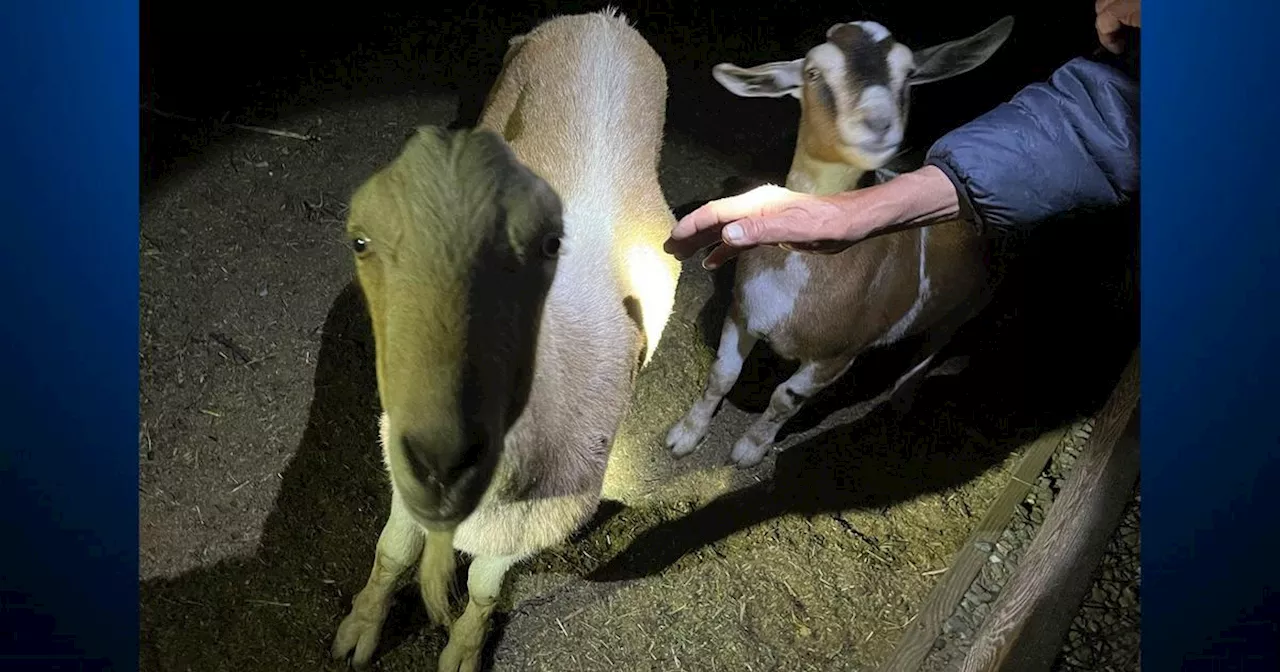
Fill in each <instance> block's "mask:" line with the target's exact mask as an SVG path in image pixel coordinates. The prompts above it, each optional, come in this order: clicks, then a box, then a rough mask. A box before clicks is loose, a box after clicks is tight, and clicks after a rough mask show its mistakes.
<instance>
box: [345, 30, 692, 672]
mask: <svg viewBox="0 0 1280 672" xmlns="http://www.w3.org/2000/svg"><path fill="white" fill-rule="evenodd" d="M666 97H667V81H666V69H665V67H664V66H663V64H662V61H661V60H660V59H659V58H658V55H657V54H656V53H655V52H654V51H653V49H652V48H651V47H650V46H649V44H648V43H647V42H646V41H645V39H644V38H643V37H642V36H641V35H640V34H639V33H638V32H636V31H635V30H634V29H633V28H631V27H630V26H629V25H628V24H627V21H626V19H625V17H622V16H621V15H619V14H618V13H617V12H615V11H610V10H606V11H604V12H600V13H595V14H583V15H574V16H563V17H558V18H555V19H552V20H549V21H546V22H544V23H542V24H540V25H538V26H537V27H535V28H534V29H533V30H532V31H530V32H529V33H527V34H525V35H522V36H519V37H516V38H514V39H512V40H511V42H510V46H509V49H508V52H507V55H506V59H505V62H504V65H503V70H502V72H501V74H500V75H499V77H498V80H497V82H496V83H495V85H494V87H493V88H492V90H491V91H490V94H489V99H488V100H487V102H486V107H485V111H484V113H483V115H482V118H481V120H480V128H479V129H477V130H470V131H461V132H449V131H444V130H441V129H436V128H423V129H420V130H419V131H418V133H417V134H416V135H415V136H414V137H412V138H411V139H410V140H409V141H408V142H407V143H406V145H405V147H404V148H403V150H402V152H401V154H400V155H399V156H398V157H397V158H396V159H395V160H394V161H392V162H391V163H390V164H389V165H388V166H386V167H384V168H383V169H381V170H379V171H378V172H377V173H376V174H375V175H373V176H372V177H371V178H370V179H369V180H368V181H366V182H365V183H364V184H363V185H362V186H361V187H360V188H359V189H358V190H357V192H356V193H355V195H354V197H353V198H352V203H351V213H350V218H349V221H348V235H349V238H350V241H351V244H352V246H353V248H354V250H355V254H356V267H357V268H356V271H357V276H358V279H359V282H360V286H361V288H362V290H363V293H364V296H365V298H366V302H367V306H368V309H369V314H370V318H371V321H372V325H373V332H374V338H375V348H376V361H377V378H378V392H379V397H380V400H381V403H382V408H383V413H382V415H381V441H382V450H383V455H384V458H385V461H386V467H387V471H388V474H389V476H390V481H391V490H392V496H391V507H390V514H389V517H388V519H387V522H386V525H385V526H384V527H383V530H382V533H381V536H380V537H379V538H378V543H377V551H376V554H375V557H374V562H373V568H372V570H371V571H370V574H369V578H368V581H367V583H366V584H365V585H364V587H363V589H362V590H361V591H360V592H359V593H358V594H357V595H356V596H355V598H354V600H353V602H352V609H351V612H350V614H349V615H347V617H346V618H345V619H344V620H343V621H342V623H341V625H340V626H339V628H338V631H337V635H336V637H335V639H334V641H333V646H332V652H333V655H334V657H336V658H349V660H350V662H351V663H352V664H354V665H355V666H357V667H363V666H364V665H366V664H367V663H368V662H369V661H370V658H371V657H372V655H373V651H374V649H375V647H376V646H377V643H378V639H379V635H380V632H381V629H382V625H383V621H384V620H385V619H386V616H387V611H388V607H389V601H390V598H391V594H392V590H393V588H394V587H395V584H396V581H397V579H398V578H399V577H400V576H401V575H402V574H403V573H405V572H406V571H407V570H409V569H410V568H411V567H413V566H415V565H417V566H418V568H419V575H418V581H419V585H420V588H421V592H422V597H423V600H424V602H425V603H426V606H427V609H428V612H429V614H430V615H431V617H432V619H433V620H434V621H435V622H437V623H441V624H445V625H447V626H448V627H449V641H448V644H447V646H446V647H445V649H444V651H443V652H442V653H441V655H440V658H439V665H438V667H439V670H441V671H442V672H444V671H447V672H455V671H457V670H475V669H476V668H477V667H478V665H479V655H480V652H481V649H482V647H483V644H484V640H485V638H486V635H487V632H488V624H489V620H490V617H491V615H492V612H493V609H494V608H495V605H496V603H497V600H498V598H499V595H500V592H501V589H502V585H503V579H504V577H505V575H506V573H507V571H508V570H509V569H510V568H511V566H512V565H513V564H515V563H517V562H519V561H521V560H522V559H524V558H527V557H529V556H531V555H533V554H534V553H537V552H538V551H541V550H543V549H546V548H548V547H551V546H553V545H555V544H558V543H561V542H562V541H564V540H565V539H566V538H567V537H568V536H569V535H570V534H572V533H573V532H574V531H575V530H576V529H578V528H579V527H580V526H581V525H582V524H583V523H584V522H586V521H587V520H588V519H589V518H590V516H591V515H592V514H593V513H594V511H595V509H596V507H597V505H598V503H599V499H600V490H601V485H602V481H603V477H604V473H605V467H606V463H607V461H608V457H609V453H610V449H611V446H612V443H613V440H614V436H615V434H616V432H617V430H618V427H619V424H620V422H621V420H622V418H623V415H624V414H625V412H626V410H627V407H628V405H629V402H630V399H631V395H632V389H633V385H634V380H635V376H636V374H637V373H638V371H639V370H640V369H641V368H642V367H643V366H644V364H645V363H646V362H647V361H648V359H649V357H650V356H651V355H652V353H653V351H654V349H655V348H656V347H657V345H658V341H659V340H660V337H661V335H662V333H663V331H664V328H665V325H666V322H667V318H668V316H669V315H670V313H671V309H672V304H673V302H674V295H675V287H676V281H677V278H678V275H679V270H680V269H679V264H678V263H677V262H676V261H675V260H674V259H672V258H671V257H670V256H668V255H666V254H665V253H664V252H663V251H662V244H663V242H664V241H665V239H666V237H667V235H668V233H669V232H670V230H671V228H672V226H674V224H675V220H674V217H673V216H672V214H671V211H670V209H669V207H668V205H667V202H666V200H665V198H664V196H663V194H662V191H661V188H660V187H659V184H658V176H657V168H658V157H659V151H660V148H661V144H662V133H663V124H664V120H665V116H666ZM562 244H563V247H561V245H562ZM455 549H456V550H457V551H461V552H463V553H465V554H467V555H469V556H471V557H473V558H474V559H473V561H472V563H471V565H470V568H469V573H468V579H467V588H468V593H469V596H468V601H467V605H466V608H465V610H464V611H463V613H462V614H461V616H460V617H459V618H458V619H457V620H456V621H455V620H453V617H452V614H451V611H452V610H451V607H450V597H451V596H450V592H451V591H450V588H451V583H452V578H453V572H454V563H455Z"/></svg>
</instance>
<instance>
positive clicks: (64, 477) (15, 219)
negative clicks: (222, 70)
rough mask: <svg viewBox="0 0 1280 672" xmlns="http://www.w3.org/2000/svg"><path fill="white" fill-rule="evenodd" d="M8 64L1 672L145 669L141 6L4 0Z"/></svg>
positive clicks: (0, 371) (0, 337)
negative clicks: (140, 451)
mask: <svg viewBox="0 0 1280 672" xmlns="http://www.w3.org/2000/svg"><path fill="white" fill-rule="evenodd" d="M0 63H3V64H4V66H3V68H0V101H3V103H2V104H0V119H3V124H2V125H0V128H3V132H4V142H3V143H2V144H0V147H3V148H2V149H0V206H2V212H3V225H2V228H3V231H4V239H3V243H0V255H3V258H0V286H3V287H4V288H5V290H6V297H5V300H4V309H5V312H6V313H7V314H6V315H4V317H2V318H0V353H3V358H0V382H3V390H2V391H0V394H2V395H3V398H0V418H2V419H3V427H4V432H5V435H4V437H3V439H0V478H3V482H2V483H0V521H3V522H0V548H2V549H3V550H0V581H2V582H3V583H2V584H0V609H2V610H3V611H2V612H0V669H5V670H10V669H18V670H25V669H42V670H48V669H77V670H93V669H116V670H128V669H137V665H138V662H137V661H138V629H137V628H138V518H137V515H138V504H137V502H138V500H137V481H138V461H137V460H138V458H137V450H136V446H137V443H136V440H137V433H138V424H137V423H138V312H137V311H138V244H137V240H138V175H139V161H138V151H139V149H138V101H139V98H138V89H139V66H138V5H137V3H136V2H109V3H107V2H86V1H83V0H81V1H78V2H59V3H32V2H13V3H5V5H4V8H3V9H0ZM59 660H61V661H63V662H62V663H59V662H58V661H59Z"/></svg>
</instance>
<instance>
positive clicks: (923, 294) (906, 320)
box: [875, 227, 933, 345]
mask: <svg viewBox="0 0 1280 672" xmlns="http://www.w3.org/2000/svg"><path fill="white" fill-rule="evenodd" d="M919 250H920V252H919V264H920V270H919V278H920V280H919V285H918V286H917V289H916V300H915V302H914V303H912V304H911V308H909V309H908V310H907V312H906V314H904V315H903V316H902V319H900V320H898V321H897V322H895V323H894V324H893V326H892V327H890V328H889V331H888V333H886V334H885V335H884V336H882V337H881V338H880V339H878V340H877V341H876V342H875V344H876V345H889V344H892V343H896V342H897V341H899V340H900V339H902V337H904V336H906V335H907V334H909V333H911V330H912V328H913V327H915V324H916V320H917V319H919V318H920V313H921V312H923V311H924V308H925V306H926V305H928V303H929V299H930V298H932V297H933V290H932V288H931V286H930V283H929V273H928V267H927V265H926V262H927V261H928V253H929V227H924V228H922V229H920V245H919Z"/></svg>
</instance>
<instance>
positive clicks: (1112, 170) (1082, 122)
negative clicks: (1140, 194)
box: [925, 58, 1139, 230]
mask: <svg viewBox="0 0 1280 672" xmlns="http://www.w3.org/2000/svg"><path fill="white" fill-rule="evenodd" d="M1138 100H1139V99H1138V83H1137V82H1136V81H1134V80H1133V79H1131V78H1130V77H1129V76H1127V75H1126V74H1124V73H1123V72H1121V71H1120V70H1118V69H1116V68H1114V67H1111V66H1109V65H1105V64H1102V63H1097V62H1094V61H1090V60H1087V59H1084V58H1076V59H1073V60H1071V61H1069V62H1067V63H1066V64H1065V65H1063V66H1062V67H1061V68H1059V69H1058V70H1057V71H1056V72H1054V73H1053V76H1052V77H1050V78H1049V80H1048V81H1047V82H1044V83H1038V84H1033V85H1031V86H1028V87H1027V88H1025V89H1023V90H1022V91H1020V92H1018V94H1017V95H1016V96H1014V97H1013V99H1012V100H1010V101H1009V102H1007V103H1003V104H1001V105H1000V106H999V107H996V108H995V109H993V110H991V111H990V112H988V113H986V114H984V115H982V116H981V117H978V118H977V119H975V120H973V121H972V122H970V123H968V124H966V125H964V126H962V127H960V128H957V129H956V130H954V131H951V132H950V133H948V134H947V135H945V136H943V137H942V138H940V139H939V140H938V141H937V142H936V143H934V145H933V146H932V147H931V148H930V149H929V152H928V154H927V156H926V159H925V163H926V164H928V165H933V166H936V167H938V168H939V169H941V170H942V171H943V172H944V173H946V174H947V176H948V177H949V178H951V181H952V183H954V184H955V185H956V191H957V192H958V193H959V194H960V211H961V215H962V216H964V217H965V218H966V219H970V220H972V221H974V222H976V223H977V224H978V225H979V226H980V227H984V228H985V227H993V228H996V229H1006V230H1007V229H1018V228H1026V227H1029V226H1033V225H1035V224H1036V223H1038V222H1040V221H1042V220H1044V219H1047V218H1050V217H1054V216H1057V215H1062V214H1065V213H1067V212H1068V211H1072V210H1081V209H1093V208H1105V207H1109V206H1114V205H1119V204H1122V203H1124V202H1126V201H1128V200H1129V198H1131V197H1132V196H1133V195H1134V194H1136V193H1137V191H1138V173H1139V169H1138V165H1139V164H1138V157H1139V155H1138Z"/></svg>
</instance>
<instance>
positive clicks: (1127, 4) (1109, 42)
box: [1093, 0, 1142, 54]
mask: <svg viewBox="0 0 1280 672" xmlns="http://www.w3.org/2000/svg"><path fill="white" fill-rule="evenodd" d="M1093 8H1094V11H1095V12H1096V13H1097V19H1096V21H1095V22H1094V25H1095V27H1096V28H1097V30H1098V40H1099V41H1100V42H1102V46H1103V48H1105V49H1106V50H1107V51H1109V52H1111V53H1113V54H1119V53H1120V52H1122V51H1124V47H1125V39H1124V37H1125V36H1124V33H1125V30H1124V29H1125V28H1141V27H1142V26H1141V24H1142V2H1141V0H1095V2H1094V5H1093Z"/></svg>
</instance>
